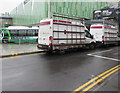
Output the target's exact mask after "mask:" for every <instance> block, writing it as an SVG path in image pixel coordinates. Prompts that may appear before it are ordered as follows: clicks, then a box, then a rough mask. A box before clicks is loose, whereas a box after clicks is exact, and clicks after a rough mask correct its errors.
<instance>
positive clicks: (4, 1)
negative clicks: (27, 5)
mask: <svg viewBox="0 0 120 93" xmlns="http://www.w3.org/2000/svg"><path fill="white" fill-rule="evenodd" d="M23 1H24V0H0V13H5V12H10V11H11V10H12V9H14V8H15V7H16V6H18V5H19V4H20V3H21V2H23Z"/></svg>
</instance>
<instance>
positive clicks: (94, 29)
mask: <svg viewBox="0 0 120 93" xmlns="http://www.w3.org/2000/svg"><path fill="white" fill-rule="evenodd" d="M90 33H91V34H92V35H93V36H94V38H95V40H96V43H100V44H103V45H107V44H116V43H117V42H118V28H117V27H115V26H112V25H106V24H99V23H98V24H97V23H96V24H93V25H91V27H90Z"/></svg>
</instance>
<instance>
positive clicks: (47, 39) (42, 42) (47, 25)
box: [37, 19, 95, 51]
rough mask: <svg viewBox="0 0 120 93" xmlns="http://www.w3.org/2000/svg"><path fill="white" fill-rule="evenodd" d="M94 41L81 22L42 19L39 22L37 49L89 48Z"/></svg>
mask: <svg viewBox="0 0 120 93" xmlns="http://www.w3.org/2000/svg"><path fill="white" fill-rule="evenodd" d="M94 44H95V41H94V39H93V37H92V35H91V34H90V33H89V32H88V31H87V30H86V29H85V26H84V25H83V24H82V23H81V22H75V21H64V20H56V19H44V20H41V21H40V29H39V33H38V45H37V47H38V48H39V49H42V50H46V51H49V50H52V51H54V50H62V51H63V50H65V49H70V48H81V47H85V46H90V47H91V48H94Z"/></svg>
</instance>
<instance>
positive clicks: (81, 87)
mask: <svg viewBox="0 0 120 93" xmlns="http://www.w3.org/2000/svg"><path fill="white" fill-rule="evenodd" d="M118 67H120V65H117V66H115V67H113V68H111V69H109V70H107V71H105V72H103V73H102V74H100V75H98V76H96V77H94V78H93V79H91V80H90V81H88V82H87V83H85V84H83V85H82V86H80V87H78V88H77V89H75V90H74V91H73V92H72V93H76V92H77V91H80V90H81V89H83V88H84V87H86V86H88V85H89V84H91V83H92V82H94V81H95V80H97V79H98V78H100V77H102V76H104V75H105V74H107V73H109V72H111V71H112V70H114V69H116V68H118Z"/></svg>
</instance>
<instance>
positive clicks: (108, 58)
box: [87, 49, 120, 61]
mask: <svg viewBox="0 0 120 93" xmlns="http://www.w3.org/2000/svg"><path fill="white" fill-rule="evenodd" d="M111 50H112V49H109V50H105V51H100V52H95V53H91V54H87V55H88V56H94V57H98V58H102V59H107V60H113V61H120V60H119V59H115V58H111V57H104V56H99V55H95V54H99V53H103V52H108V51H111Z"/></svg>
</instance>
